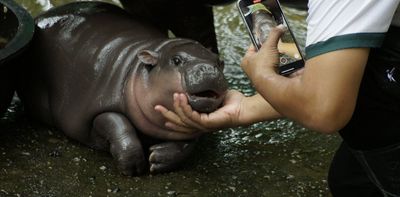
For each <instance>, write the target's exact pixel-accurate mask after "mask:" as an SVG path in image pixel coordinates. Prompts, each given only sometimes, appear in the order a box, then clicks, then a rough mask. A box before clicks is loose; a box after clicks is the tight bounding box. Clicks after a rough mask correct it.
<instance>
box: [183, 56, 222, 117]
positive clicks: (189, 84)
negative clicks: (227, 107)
mask: <svg viewBox="0 0 400 197" xmlns="http://www.w3.org/2000/svg"><path fill="white" fill-rule="evenodd" d="M183 75H184V79H185V87H186V92H187V96H188V99H189V104H190V106H191V107H192V108H193V109H194V110H196V111H198V112H202V113H210V112H213V111H215V110H216V109H217V108H218V107H219V106H220V105H221V103H222V101H223V99H224V97H225V93H226V90H227V89H228V84H227V82H226V80H225V78H224V75H223V72H222V70H221V68H220V67H217V66H215V65H212V64H206V63H202V64H196V65H195V66H192V67H189V68H187V69H186V70H185V72H184V73H183Z"/></svg>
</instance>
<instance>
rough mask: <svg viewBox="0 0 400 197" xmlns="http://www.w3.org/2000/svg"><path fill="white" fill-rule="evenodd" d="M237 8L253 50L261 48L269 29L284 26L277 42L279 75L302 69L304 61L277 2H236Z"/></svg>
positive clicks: (258, 0)
mask: <svg viewBox="0 0 400 197" xmlns="http://www.w3.org/2000/svg"><path fill="white" fill-rule="evenodd" d="M236 5H237V8H238V9H239V12H240V15H241V16H242V19H243V21H244V23H245V26H246V28H247V30H248V32H249V34H250V38H251V41H252V42H253V44H254V46H255V48H256V49H257V50H258V49H260V48H261V45H262V43H264V42H265V41H266V40H267V37H268V35H269V32H270V30H271V28H273V27H275V26H277V25H280V24H282V25H284V26H285V27H286V28H287V31H286V32H285V33H284V34H283V35H282V37H281V39H280V40H279V44H278V50H279V66H278V70H279V74H281V75H284V76H287V75H289V74H291V73H293V72H294V71H296V70H297V69H300V68H302V67H304V59H303V56H302V54H301V53H300V50H299V47H298V44H297V42H296V40H295V38H294V36H293V33H292V31H290V28H289V25H288V23H287V22H286V19H285V16H284V14H283V12H282V9H281V6H280V4H279V1H278V0H238V1H237V4H236Z"/></svg>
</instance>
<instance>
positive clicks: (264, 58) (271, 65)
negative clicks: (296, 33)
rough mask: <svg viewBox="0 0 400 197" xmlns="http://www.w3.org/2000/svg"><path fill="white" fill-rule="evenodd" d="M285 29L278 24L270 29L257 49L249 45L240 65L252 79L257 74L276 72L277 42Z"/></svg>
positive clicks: (277, 61) (264, 74)
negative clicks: (265, 38) (266, 37)
mask: <svg viewBox="0 0 400 197" xmlns="http://www.w3.org/2000/svg"><path fill="white" fill-rule="evenodd" d="M285 31H286V27H285V26H284V25H278V26H277V27H275V28H272V29H271V32H270V33H269V36H268V39H267V41H266V42H265V43H264V44H263V45H262V46H261V48H260V49H259V51H258V52H257V50H256V49H255V48H254V46H250V47H249V49H248V50H247V52H246V54H245V55H244V57H243V59H242V63H241V67H242V69H243V70H244V72H245V73H246V74H247V76H248V77H249V78H250V79H251V80H252V81H253V80H254V79H255V78H257V75H259V74H262V75H263V76H266V75H268V74H276V73H277V72H276V69H277V66H278V65H279V50H278V42H279V40H280V37H281V36H282V35H283V33H284V32H285Z"/></svg>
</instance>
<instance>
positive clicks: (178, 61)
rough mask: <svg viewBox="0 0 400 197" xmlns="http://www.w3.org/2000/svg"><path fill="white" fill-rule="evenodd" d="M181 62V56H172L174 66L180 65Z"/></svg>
mask: <svg viewBox="0 0 400 197" xmlns="http://www.w3.org/2000/svg"><path fill="white" fill-rule="evenodd" d="M182 62H183V61H182V59H181V57H179V56H174V57H173V58H172V63H174V64H175V65H176V66H179V65H181V64H182Z"/></svg>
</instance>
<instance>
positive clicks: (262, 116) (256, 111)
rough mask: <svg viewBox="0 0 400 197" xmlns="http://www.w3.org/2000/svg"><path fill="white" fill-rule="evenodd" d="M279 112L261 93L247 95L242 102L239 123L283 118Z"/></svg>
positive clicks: (244, 123) (248, 123) (245, 123)
mask: <svg viewBox="0 0 400 197" xmlns="http://www.w3.org/2000/svg"><path fill="white" fill-rule="evenodd" d="M281 117H282V115H281V114H280V113H278V112H277V111H276V110H275V109H274V108H273V107H272V106H271V105H270V104H269V103H268V102H267V101H266V100H265V99H264V98H263V97H262V96H261V95H260V94H256V95H254V96H250V97H246V98H244V99H243V101H242V104H241V110H240V113H239V117H238V123H239V125H250V124H253V123H256V122H261V121H269V120H273V119H277V118H281Z"/></svg>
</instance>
